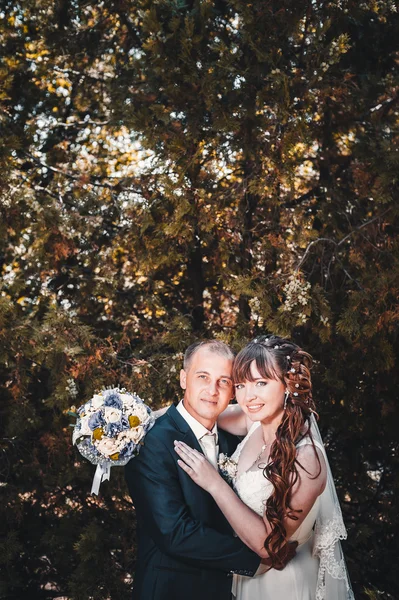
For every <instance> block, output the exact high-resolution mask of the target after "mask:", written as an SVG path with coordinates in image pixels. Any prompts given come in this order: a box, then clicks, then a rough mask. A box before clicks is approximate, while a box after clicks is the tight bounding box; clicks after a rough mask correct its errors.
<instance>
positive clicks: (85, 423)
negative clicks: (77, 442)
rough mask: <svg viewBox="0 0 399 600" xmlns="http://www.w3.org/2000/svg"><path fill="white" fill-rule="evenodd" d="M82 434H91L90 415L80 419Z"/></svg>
mask: <svg viewBox="0 0 399 600" xmlns="http://www.w3.org/2000/svg"><path fill="white" fill-rule="evenodd" d="M79 433H80V435H91V429H90V427H89V416H86V417H83V419H80V432H79Z"/></svg>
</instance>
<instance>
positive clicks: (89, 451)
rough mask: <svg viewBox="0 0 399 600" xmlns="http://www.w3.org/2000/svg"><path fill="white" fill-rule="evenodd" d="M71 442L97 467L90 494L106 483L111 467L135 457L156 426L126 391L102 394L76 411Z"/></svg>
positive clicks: (146, 409) (140, 402) (148, 411)
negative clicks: (102, 483)
mask: <svg viewBox="0 0 399 600" xmlns="http://www.w3.org/2000/svg"><path fill="white" fill-rule="evenodd" d="M75 416H76V417H77V421H76V424H75V426H74V429H73V434H72V442H73V444H75V445H76V446H77V448H78V450H79V452H80V453H81V454H82V456H84V457H85V458H87V459H88V460H89V461H90V462H91V463H93V464H94V465H97V469H96V473H95V475H94V480H93V485H92V489H91V493H92V494H98V491H99V489H100V484H101V482H102V481H105V480H106V479H109V476H110V468H111V466H123V465H125V464H126V463H127V462H129V460H130V459H131V458H132V456H135V455H136V454H138V452H139V450H140V445H141V444H142V443H143V438H144V436H145V435H146V433H147V431H149V430H150V429H151V427H152V426H153V425H154V423H155V418H154V416H153V414H152V412H151V409H150V408H149V407H148V406H147V405H146V404H144V402H143V400H142V399H141V398H140V397H139V396H137V395H136V394H131V393H130V392H127V391H126V390H125V389H119V388H113V389H108V390H103V391H102V392H100V393H99V394H94V396H93V397H92V398H91V399H90V400H88V402H86V403H85V404H83V405H82V406H81V407H80V408H78V409H77V411H76V413H75Z"/></svg>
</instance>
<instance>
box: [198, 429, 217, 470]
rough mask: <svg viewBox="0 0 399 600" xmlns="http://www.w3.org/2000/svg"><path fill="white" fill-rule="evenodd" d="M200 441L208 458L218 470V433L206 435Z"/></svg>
mask: <svg viewBox="0 0 399 600" xmlns="http://www.w3.org/2000/svg"><path fill="white" fill-rule="evenodd" d="M199 441H200V444H201V447H202V449H203V451H204V454H205V456H206V458H207V459H208V460H209V462H210V463H211V464H212V465H213V466H214V467H215V468H216V469H217V467H218V454H219V447H218V446H217V445H216V433H206V434H205V435H203V436H202V438H201V439H200V440H199Z"/></svg>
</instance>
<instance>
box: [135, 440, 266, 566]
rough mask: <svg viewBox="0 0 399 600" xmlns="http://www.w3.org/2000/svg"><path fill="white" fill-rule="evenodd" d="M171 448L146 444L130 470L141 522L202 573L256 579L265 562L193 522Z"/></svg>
mask: <svg viewBox="0 0 399 600" xmlns="http://www.w3.org/2000/svg"><path fill="white" fill-rule="evenodd" d="M178 468H179V467H178V466H177V464H176V461H175V460H174V458H173V457H172V455H171V452H170V450H169V448H168V447H167V446H165V444H163V443H162V441H161V440H159V439H158V438H157V437H156V436H151V439H146V443H145V445H144V447H143V448H142V449H141V451H140V454H139V455H138V456H137V457H135V458H133V459H132V460H130V462H129V463H128V464H127V465H126V467H125V474H126V481H127V484H128V488H129V492H130V494H131V496H132V499H133V503H134V506H135V508H136V509H137V513H138V515H140V517H139V518H143V516H145V517H144V518H145V526H146V529H147V531H148V533H149V535H150V536H151V537H152V539H153V540H154V542H155V544H156V545H157V546H158V547H159V549H160V550H161V551H162V552H164V553H165V554H167V555H169V556H171V557H173V558H175V559H177V560H180V561H182V562H183V563H186V564H188V565H193V566H195V567H197V568H205V569H214V570H219V571H225V572H227V573H233V572H234V573H239V574H241V575H247V576H252V575H254V573H255V572H256V570H257V568H258V566H259V562H260V558H259V557H258V556H257V555H256V554H255V553H254V552H252V551H251V550H249V548H247V547H246V546H245V545H244V544H243V543H242V542H241V540H239V539H238V538H235V537H233V536H232V535H226V534H223V533H220V532H218V531H216V530H215V529H212V528H210V527H207V526H206V525H204V524H202V523H201V522H200V521H197V520H195V519H193V518H192V516H191V514H190V511H189V509H188V507H187V505H186V503H185V499H184V496H183V493H182V489H181V486H180V482H179V478H178V473H177V469H178Z"/></svg>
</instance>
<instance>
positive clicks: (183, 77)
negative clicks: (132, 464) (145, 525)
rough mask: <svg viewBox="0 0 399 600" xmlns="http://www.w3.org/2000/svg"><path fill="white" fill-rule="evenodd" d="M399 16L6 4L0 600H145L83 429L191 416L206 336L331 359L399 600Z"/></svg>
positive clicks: (367, 5)
mask: <svg viewBox="0 0 399 600" xmlns="http://www.w3.org/2000/svg"><path fill="white" fill-rule="evenodd" d="M397 9H398V5H397V2H394V1H389V2H376V1H374V0H370V1H365V2H361V3H359V2H355V1H353V0H340V1H338V0H337V1H330V2H324V3H317V2H308V1H307V0H306V1H305V0H297V1H296V2H293V1H288V0H283V1H281V2H279V3H275V2H270V1H268V0H267V1H266V0H255V1H254V2H250V3H248V2H243V1H242V0H232V1H231V2H222V1H220V0H217V1H208V0H186V1H170V0H159V1H157V2H149V1H148V0H136V1H135V2H130V3H124V2H119V1H118V2H116V1H114V0H105V1H104V2H101V3H90V2H80V1H79V0H78V1H76V2H73V3H68V2H57V3H54V2H50V1H49V0H41V1H40V2H39V3H37V2H33V1H32V0H23V1H21V2H11V1H8V0H7V1H6V2H4V3H3V7H2V9H1V11H2V12H0V57H1V58H0V81H1V83H0V108H1V111H0V125H1V128H0V167H1V170H0V215H1V218H0V268H1V270H2V283H1V289H0V391H1V405H0V423H1V438H0V447H1V452H0V455H1V457H2V463H1V475H2V481H3V483H2V491H3V495H4V496H3V497H4V499H3V502H2V510H3V511H4V518H3V519H2V528H4V540H5V541H4V543H2V546H1V549H0V565H1V568H2V571H3V570H4V573H5V577H2V583H1V588H0V597H1V598H4V599H7V600H8V599H11V598H18V600H25V599H26V600H27V599H28V598H29V600H32V598H34V599H38V600H39V599H40V600H49V599H50V598H53V597H57V596H66V597H69V598H74V599H75V600H89V599H91V598H93V599H94V600H102V599H104V600H105V599H108V598H112V600H116V599H119V598H122V597H125V596H126V595H127V594H129V588H130V587H131V575H130V574H131V573H132V571H133V566H134V556H135V529H134V528H135V524H134V510H133V508H132V506H131V503H130V499H129V497H128V495H127V490H126V488H125V484H124V482H123V476H122V472H119V471H121V470H119V471H118V470H117V469H114V470H113V473H112V478H111V482H110V483H106V484H104V485H103V486H102V490H101V498H99V499H92V498H91V497H89V495H88V492H89V489H90V482H91V477H92V475H93V468H92V467H91V465H89V464H86V463H84V462H83V460H81V459H80V458H79V456H78V454H77V452H76V450H75V449H74V448H72V447H71V439H70V438H71V428H70V427H69V424H70V421H71V417H70V416H69V415H68V411H70V409H71V407H72V406H73V405H79V404H80V403H81V402H83V401H85V400H86V399H87V398H88V397H90V395H91V394H92V393H93V392H94V391H96V390H98V389H100V388H101V387H103V386H113V385H121V386H125V387H126V388H128V389H130V390H132V391H136V392H137V393H139V394H140V395H141V396H142V397H143V398H145V399H146V400H147V401H148V402H149V403H150V404H152V405H153V406H160V405H162V404H166V403H169V402H170V401H172V400H174V399H177V398H178V397H179V394H180V391H179V386H178V373H179V370H180V368H181V362H182V352H183V351H184V349H185V347H186V346H187V345H188V344H189V343H190V342H192V341H193V340H194V339H196V338H198V337H217V338H220V339H224V340H226V341H228V342H230V343H231V344H232V346H233V347H234V348H235V349H238V348H240V346H241V345H242V344H244V343H245V342H246V341H247V340H248V338H250V337H251V336H253V335H256V334H258V333H259V332H264V331H269V332H275V333H280V334H284V335H287V336H290V337H293V338H294V339H295V340H296V341H298V342H299V343H300V344H302V345H303V346H304V348H305V349H306V350H308V351H309V352H310V353H311V354H312V355H313V356H314V358H315V369H314V388H315V397H316V399H317V401H318V406H319V412H320V416H321V419H320V424H321V428H322V430H323V431H322V433H323V435H324V436H325V439H326V440H327V442H328V449H329V455H330V459H331V463H332V467H333V471H334V475H335V477H336V481H337V485H338V491H339V495H340V498H341V500H342V504H343V510H344V516H345V520H346V523H347V525H348V529H349V540H348V542H347V544H346V546H345V550H346V555H347V558H348V564H349V568H350V571H351V576H352V579H353V581H354V585H355V590H356V597H357V598H360V597H363V598H379V597H382V596H383V597H384V598H391V599H393V598H394V597H396V596H397V595H398V594H397V583H396V582H395V578H394V569H393V568H392V564H393V562H392V561H393V557H394V556H395V554H396V552H395V550H396V549H397V542H396V538H395V537H394V532H395V530H396V529H395V528H396V527H397V520H398V517H397V514H398V510H397V502H395V501H396V498H397V493H396V491H397V488H398V486H399V479H398V475H397V473H398V469H397V427H396V423H397V414H398V411H397V403H396V396H397V393H396V390H397V389H398V384H399V381H398V374H397V369H395V357H396V356H397V355H398V321H399V310H398V295H399V253H398V235H397V233H398V231H397V230H398V225H397V223H398V208H397V202H396V200H397V195H398V164H399V158H398V156H399V153H398V137H397V127H398V94H397V89H398V73H397V56H398V42H397V40H398V39H399V31H398V29H399V22H398V16H397V12H396V11H397Z"/></svg>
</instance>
